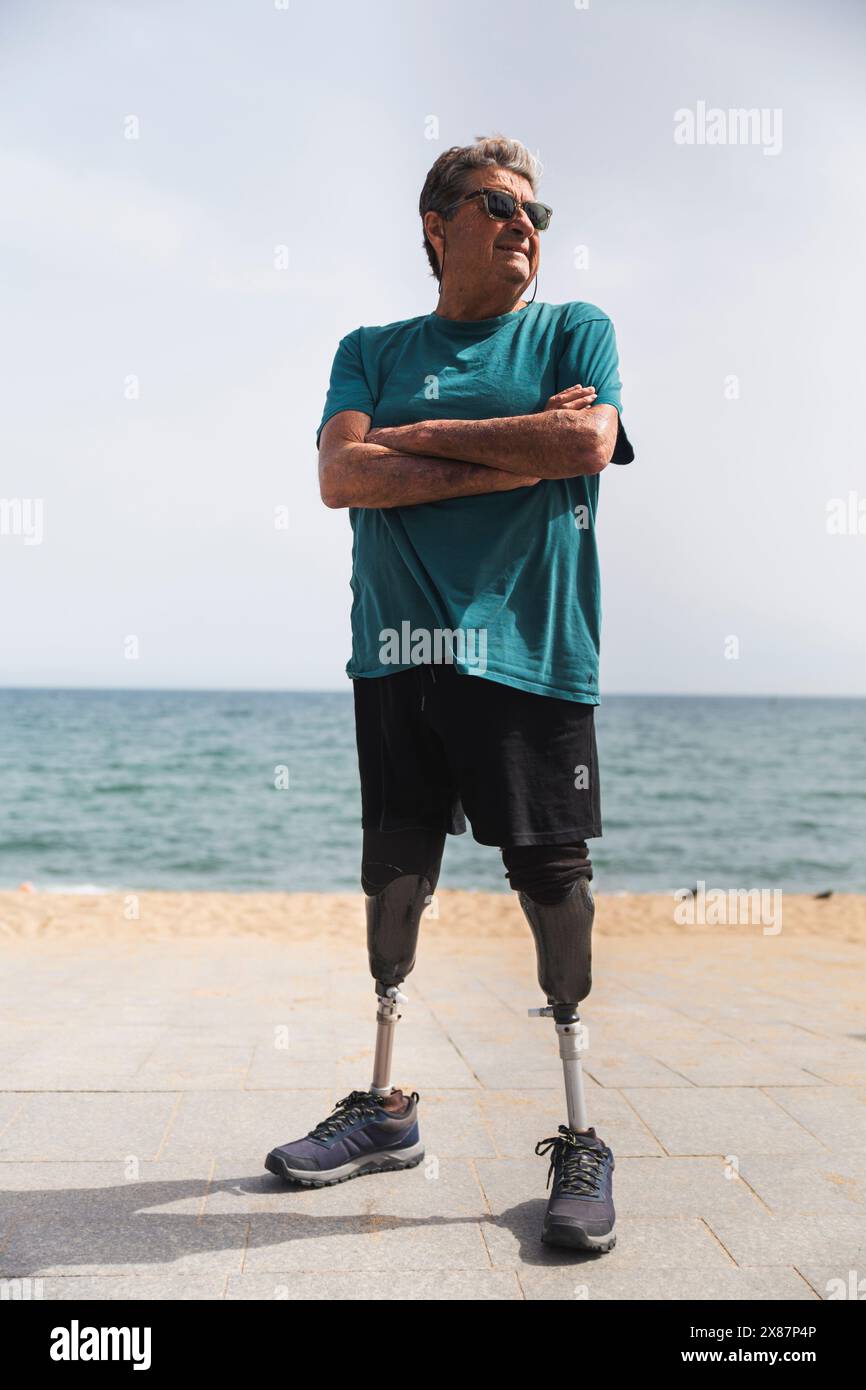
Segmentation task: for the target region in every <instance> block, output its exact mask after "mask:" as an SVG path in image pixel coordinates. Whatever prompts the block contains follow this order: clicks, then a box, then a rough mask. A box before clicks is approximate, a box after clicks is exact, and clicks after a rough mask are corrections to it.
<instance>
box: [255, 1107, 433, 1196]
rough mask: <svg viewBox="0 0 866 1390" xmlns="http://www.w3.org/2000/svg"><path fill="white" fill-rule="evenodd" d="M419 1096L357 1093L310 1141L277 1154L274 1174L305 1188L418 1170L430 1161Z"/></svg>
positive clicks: (269, 1161)
mask: <svg viewBox="0 0 866 1390" xmlns="http://www.w3.org/2000/svg"><path fill="white" fill-rule="evenodd" d="M419 1099H420V1097H419V1095H418V1092H417V1091H413V1092H412V1094H411V1095H410V1096H408V1097H407V1096H404V1095H403V1092H402V1091H392V1092H391V1094H390V1095H389V1096H376V1095H373V1093H372V1092H371V1091H352V1092H351V1094H350V1095H348V1096H344V1097H343V1099H342V1100H338V1101H337V1104H336V1105H335V1106H334V1109H333V1111H332V1113H331V1114H330V1115H329V1117H328V1118H327V1120H322V1121H320V1123H319V1124H317V1125H316V1127H315V1129H311V1130H310V1132H309V1134H308V1135H307V1136H306V1138H304V1139H294V1140H292V1141H291V1142H290V1143H288V1144H280V1146H279V1148H276V1149H271V1152H270V1153H269V1154H268V1156H267V1158H266V1159H265V1167H266V1168H267V1170H268V1172H269V1173H276V1175H277V1177H280V1178H286V1179H287V1181H289V1182H297V1183H301V1184H302V1185H303V1186H304V1187H330V1186H331V1184H332V1183H338V1182H347V1181H348V1179H349V1178H360V1177H362V1176H363V1175H364V1174H365V1173H387V1172H391V1171H393V1170H394V1169H396V1168H414V1167H416V1165H417V1164H419V1163H420V1162H421V1160H422V1158H423V1157H424V1147H423V1145H422V1143H421V1140H420V1137H419V1134H418V1101H419Z"/></svg>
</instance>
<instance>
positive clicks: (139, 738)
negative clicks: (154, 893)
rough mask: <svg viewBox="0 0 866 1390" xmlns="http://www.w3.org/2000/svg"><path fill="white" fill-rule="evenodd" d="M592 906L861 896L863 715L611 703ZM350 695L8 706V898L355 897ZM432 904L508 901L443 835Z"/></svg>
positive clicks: (1, 850)
mask: <svg viewBox="0 0 866 1390" xmlns="http://www.w3.org/2000/svg"><path fill="white" fill-rule="evenodd" d="M596 728H597V739H598V748H599V763H600V771H601V805H602V820H603V832H604V833H603V835H602V836H601V837H600V838H598V839H594V840H591V841H590V842H589V845H590V853H591V856H592V862H593V866H594V877H593V888H594V891H600V892H625V891H638V892H644V891H651V890H652V891H664V892H675V891H676V890H677V889H684V888H692V887H695V886H697V885H699V884H701V883H704V884H705V885H706V887H707V890H708V891H709V890H710V889H711V888H725V889H727V888H730V887H736V888H742V889H751V888H761V887H764V888H780V889H782V890H787V891H791V892H795V891H796V892H805V893H822V892H829V891H835V892H852V891H858V892H866V699H847V698H839V699H829V698H814V699H806V698H802V699H801V698H785V697H753V698H736V697H735V698H731V697H718V698H717V697H711V696H658V695H647V696H641V695H603V696H602V703H601V705H600V706H599V707H598V709H597V711H596ZM360 849H361V830H360V790H359V784H358V772H357V762H356V750H355V733H354V722H353V705H352V696H351V689H349V690H347V691H325V692H307V691H304V692H287V693H265V692H255V693H244V692H239V691H174V690H172V691H169V690H162V691H146V690H135V691H132V690H31V689H6V690H0V887H3V888H18V887H20V885H22V884H29V885H31V886H32V887H33V888H35V889H39V890H47V891H57V892H61V891H67V892H68V891H75V892H91V893H97V892H106V891H118V890H121V891H122V890H129V891H136V890H144V889H157V888H158V889H191V890H202V889H209V890H220V891H232V890H236V891H255V890H259V891H274V890H290V891H300V890H303V891H328V890H349V891H359V892H360V884H359V864H360ZM440 887H442V888H470V889H484V890H488V891H491V890H492V891H497V890H501V891H503V892H508V891H509V888H508V884H507V881H506V879H505V876H504V869H503V865H502V860H501V857H500V855H499V852H498V850H497V849H495V848H493V847H491V846H487V845H479V844H476V842H475V841H474V839H473V838H472V834H471V830H469V831H467V833H466V834H464V835H460V836H449V837H448V843H447V846H446V851H445V858H444V861H443V868H442V876H441V879H440Z"/></svg>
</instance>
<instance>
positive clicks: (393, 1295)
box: [0, 930, 866, 1301]
mask: <svg viewBox="0 0 866 1390" xmlns="http://www.w3.org/2000/svg"><path fill="white" fill-rule="evenodd" d="M0 951H2V956H3V966H2V986H0V990H2V1015H0V1016H2V1020H3V1022H2V1024H0V1046H2V1056H3V1062H4V1065H3V1080H2V1094H0V1188H2V1195H0V1203H2V1207H0V1278H3V1279H7V1280H9V1279H16V1278H17V1279H30V1280H31V1281H33V1282H32V1284H31V1286H30V1288H31V1289H32V1290H33V1291H34V1292H35V1294H36V1296H41V1297H43V1298H46V1299H63V1298H81V1297H85V1298H116V1299H124V1298H133V1297H145V1298H181V1299H222V1298H228V1299H274V1298H304V1299H368V1298H376V1299H379V1298H382V1299H384V1298H387V1299H551V1298H554V1299H562V1298H565V1299H575V1298H578V1299H580V1298H595V1299H643V1298H665V1299H683V1298H699V1299H710V1300H715V1299H764V1298H782V1299H791V1300H806V1301H809V1300H815V1299H819V1298H827V1297H830V1296H835V1297H840V1296H848V1297H851V1296H852V1294H851V1289H852V1288H854V1287H856V1285H857V1281H863V1282H861V1285H860V1288H861V1293H860V1296H861V1297H862V1296H863V1294H864V1293H866V1022H864V1018H863V1012H862V997H863V965H864V947H863V946H862V945H859V944H857V943H856V942H849V941H838V940H832V941H827V940H822V939H821V938H820V937H817V936H802V935H801V936H786V935H785V934H784V933H782V934H780V935H779V936H777V937H772V938H769V937H762V936H759V935H758V936H748V935H747V936H743V935H739V936H737V937H733V936H730V935H728V936H726V935H725V934H724V931H721V932H718V933H716V934H704V935H702V936H690V935H688V934H685V935H683V936H672V935H668V936H665V937H662V936H656V935H652V936H647V935H636V936H634V937H626V936H619V937H610V938H605V937H604V936H600V937H599V936H597V938H596V943H595V948H594V963H593V965H594V970H593V973H594V981H595V983H594V987H593V993H592V995H591V997H590V999H589V1000H588V1001H587V1003H586V1005H585V1007H584V1010H583V1017H584V1021H585V1022H586V1024H587V1025H588V1028H589V1041H590V1051H589V1053H588V1054H587V1056H586V1060H585V1069H586V1077H587V1091H588V1102H589V1114H590V1123H591V1124H594V1125H595V1126H596V1128H597V1130H598V1132H599V1133H600V1134H601V1136H602V1137H603V1138H604V1139H605V1141H606V1142H607V1143H609V1144H610V1145H611V1147H612V1148H613V1150H614V1153H615V1155H616V1171H615V1174H614V1197H615V1202H616V1207H617V1217H618V1222H617V1230H618V1243H617V1246H616V1248H615V1249H614V1250H613V1251H612V1252H611V1253H610V1254H608V1255H601V1256H592V1255H586V1256H583V1255H579V1254H572V1253H570V1252H567V1251H556V1250H552V1249H548V1248H547V1247H545V1246H542V1245H541V1243H540V1240H539V1231H540V1226H541V1219H542V1214H543V1211H544V1205H545V1182H546V1177H547V1167H548V1161H547V1159H546V1158H541V1157H536V1155H535V1154H534V1152H533V1150H534V1145H535V1143H536V1142H537V1141H538V1140H539V1139H542V1138H544V1137H545V1136H547V1135H551V1134H555V1133H556V1127H557V1125H558V1124H559V1123H560V1122H561V1121H562V1120H564V1118H565V1117H564V1110H563V1105H562V1089H561V1083H560V1073H559V1061H558V1057H557V1053H556V1042H555V1034H554V1029H553V1024H552V1023H551V1022H550V1021H548V1020H544V1019H530V1018H527V1016H526V1009H527V1007H528V1006H531V1005H537V1004H538V1003H540V1002H543V1001H542V1000H541V999H540V996H539V992H538V987H537V984H536V981H535V973H534V954H533V950H532V945H531V940H530V937H529V934H528V930H527V933H526V936H525V939H521V938H516V937H513V936H511V937H506V938H503V939H497V938H495V937H488V938H487V939H484V940H480V941H477V942H475V943H474V944H473V943H469V942H467V941H466V939H465V937H463V938H462V939H460V940H457V939H456V938H454V937H453V936H452V937H450V938H449V936H448V934H447V933H446V932H442V931H440V932H438V933H437V934H431V935H430V936H429V938H428V939H426V940H424V939H422V949H421V953H420V957H419V963H418V966H417V967H416V970H415V972H414V973H413V975H412V976H411V977H410V979H409V980H408V981H407V984H406V986H405V989H406V993H407V994H408V995H409V996H410V1002H409V1004H408V1005H406V1006H405V1007H404V1010H403V1013H404V1017H403V1020H402V1021H401V1023H400V1024H399V1027H398V1034H397V1044H396V1067H395V1076H394V1080H395V1082H396V1084H398V1085H400V1086H402V1087H403V1088H404V1089H405V1090H410V1089H416V1090H418V1091H419V1092H420V1094H421V1104H420V1109H419V1114H420V1120H421V1134H422V1138H423V1139H424V1141H425V1145H426V1153H427V1157H426V1160H425V1162H424V1163H423V1164H422V1165H421V1166H419V1167H418V1168H415V1169H413V1170H411V1171H408V1172H405V1173H389V1174H382V1175H377V1176H373V1177H366V1178H360V1179H357V1180H355V1181H352V1182H349V1183H343V1184H341V1185H339V1186H337V1187H333V1188H326V1189H324V1190H322V1191H299V1190H294V1189H292V1188H290V1187H287V1186H286V1185H284V1184H283V1183H281V1182H280V1180H279V1179H277V1178H275V1177H272V1176H271V1175H270V1174H269V1173H267V1172H265V1170H264V1169H263V1166H262V1164H263V1160H264V1157H265V1154H266V1153H267V1151H268V1150H269V1149H270V1148H271V1147H273V1145H274V1144H276V1143H280V1142H284V1141H286V1140H288V1139H290V1138H297V1137H298V1136H300V1135H301V1134H303V1133H305V1132H306V1131H307V1130H308V1129H309V1128H310V1127H311V1126H312V1125H313V1124H314V1123H315V1122H316V1121H317V1120H319V1119H322V1118H323V1117H324V1115H326V1114H327V1112H328V1111H329V1110H330V1108H331V1106H332V1105H333V1103H334V1101H335V1100H336V1099H338V1098H339V1097H340V1096H342V1095H345V1094H346V1093H347V1092H348V1091H350V1090H352V1089H353V1088H356V1087H357V1088H364V1087H366V1086H367V1084H368V1083H369V1080H370V1070H371V1056H372V1043H373V1036H374V1009H375V1001H374V996H373V991H372V984H371V981H370V979H369V977H368V976H367V974H366V955H365V951H364V947H363V941H360V940H359V941H358V942H357V943H355V942H351V941H350V942H348V943H347V942H346V940H345V939H337V938H334V939H328V940H326V941H325V942H324V944H322V945H321V947H319V948H317V947H316V946H315V945H314V943H313V942H312V941H311V940H309V939H293V938H292V936H291V935H288V934H287V936H286V938H285V939H283V940H280V939H277V938H268V937H266V936H258V935H255V934H249V935H237V936H218V937H213V938H208V937H206V936H205V937H198V938H192V937H177V938H175V939H166V940H135V939H115V940H86V939H81V940H78V939H75V938H70V937H62V938H57V939H52V940H47V939H35V940H26V939H16V938H14V937H10V938H5V939H3V941H2V942H0ZM858 1009H859V1012H858ZM834 1281H841V1283H838V1282H834ZM7 1289H8V1286H7ZM2 1291H3V1290H2V1288H0V1293H2Z"/></svg>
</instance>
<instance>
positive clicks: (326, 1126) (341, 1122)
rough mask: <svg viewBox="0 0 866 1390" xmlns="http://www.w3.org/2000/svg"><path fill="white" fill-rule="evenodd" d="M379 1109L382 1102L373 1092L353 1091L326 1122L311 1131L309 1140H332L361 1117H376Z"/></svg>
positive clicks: (335, 1107)
mask: <svg viewBox="0 0 866 1390" xmlns="http://www.w3.org/2000/svg"><path fill="white" fill-rule="evenodd" d="M379 1109H381V1102H380V1100H379V1098H378V1096H374V1095H373V1093H372V1092H371V1091H351V1092H350V1093H349V1095H347V1096H343V1099H342V1100H338V1101H337V1104H336V1105H335V1106H334V1109H333V1112H332V1113H331V1114H330V1115H329V1116H328V1118H327V1119H326V1120H320V1121H319V1123H318V1124H317V1125H316V1126H315V1128H314V1129H311V1130H310V1133H309V1138H310V1139H330V1138H331V1137H332V1136H333V1135H334V1134H337V1133H339V1131H340V1130H341V1129H345V1128H346V1126H347V1125H350V1124H353V1123H354V1122H355V1120H357V1119H358V1118H359V1117H360V1116H361V1115H375V1114H376V1112H377V1110H379Z"/></svg>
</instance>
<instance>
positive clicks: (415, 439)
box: [319, 386, 618, 507]
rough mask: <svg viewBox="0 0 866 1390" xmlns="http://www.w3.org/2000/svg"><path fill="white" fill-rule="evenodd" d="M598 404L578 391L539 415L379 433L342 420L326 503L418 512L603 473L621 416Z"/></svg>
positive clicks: (326, 460)
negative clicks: (419, 507) (421, 507)
mask: <svg viewBox="0 0 866 1390" xmlns="http://www.w3.org/2000/svg"><path fill="white" fill-rule="evenodd" d="M594 400H595V391H594V389H593V388H592V387H591V386H571V387H569V388H568V389H567V390H565V391H560V392H559V393H558V394H557V395H555V396H551V398H550V400H549V401H548V402H547V404H546V405H545V407H544V409H543V410H542V411H539V412H538V413H536V414H534V415H508V416H503V417H502V418H497V419H493V420H422V421H420V422H419V423H418V424H415V425H397V426H394V427H393V428H386V429H375V430H371V429H370V416H369V415H367V414H365V413H364V412H363V411H360V410H341V411H338V412H337V413H336V414H335V415H332V416H331V419H330V420H329V421H328V422H327V424H326V425H325V427H324V429H323V430H322V434H321V438H320V441H319V489H320V492H321V496H322V501H323V502H324V503H325V505H326V506H327V507H411V506H414V505H416V504H417V503H419V502H441V501H443V500H445V499H446V498H449V497H471V496H474V495H475V494H477V493H482V492H510V491H512V490H513V489H514V488H519V487H533V486H534V485H535V484H536V483H538V482H540V481H541V479H542V478H575V477H578V476H580V475H582V474H589V473H600V472H601V471H602V469H603V468H606V467H607V465H608V463H609V462H610V459H611V456H612V454H613V451H614V448H615V446H616V437H617V428H618V414H617V410H616V407H615V406H612V405H594V404H593V401H594Z"/></svg>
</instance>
